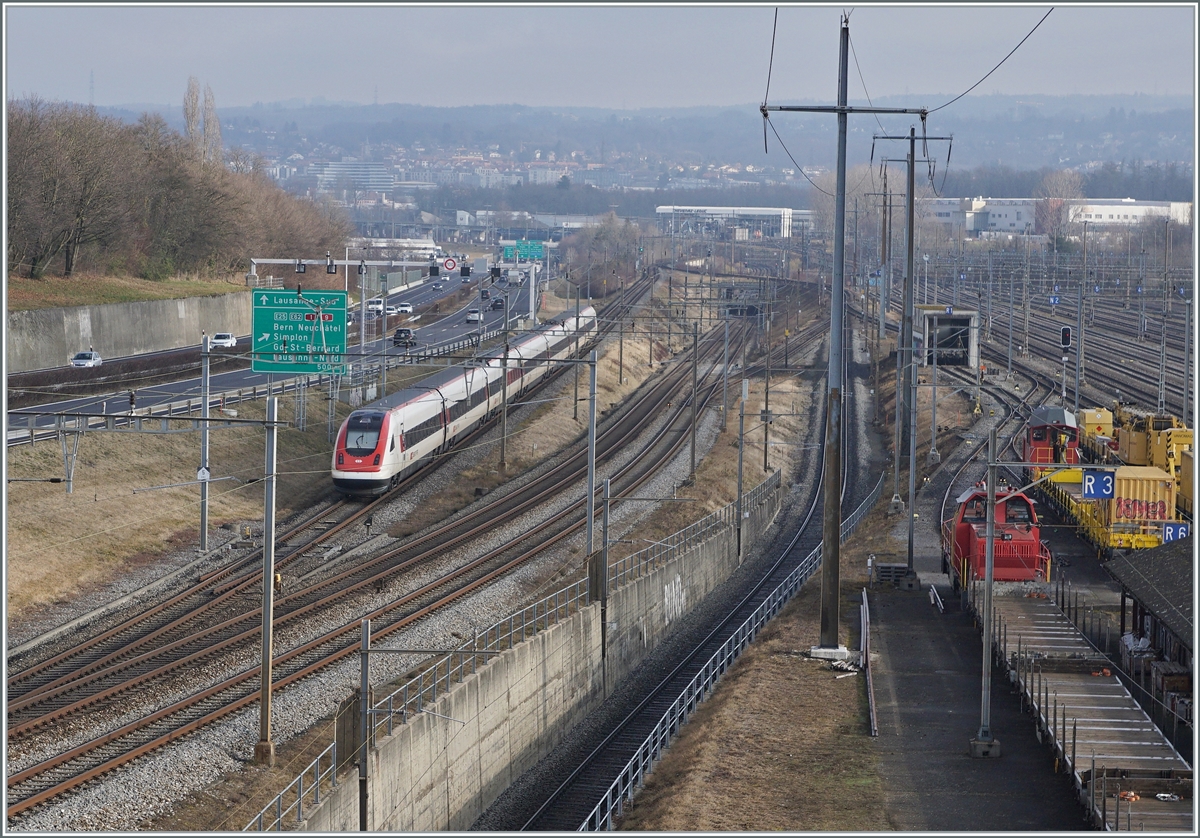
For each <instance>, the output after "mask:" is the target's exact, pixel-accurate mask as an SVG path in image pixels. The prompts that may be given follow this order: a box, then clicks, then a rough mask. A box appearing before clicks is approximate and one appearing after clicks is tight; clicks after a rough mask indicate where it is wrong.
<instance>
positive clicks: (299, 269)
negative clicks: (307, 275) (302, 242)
mask: <svg viewBox="0 0 1200 838" xmlns="http://www.w3.org/2000/svg"><path fill="white" fill-rule="evenodd" d="M296 273H298V274H302V273H304V260H303V259H297V260H296Z"/></svg>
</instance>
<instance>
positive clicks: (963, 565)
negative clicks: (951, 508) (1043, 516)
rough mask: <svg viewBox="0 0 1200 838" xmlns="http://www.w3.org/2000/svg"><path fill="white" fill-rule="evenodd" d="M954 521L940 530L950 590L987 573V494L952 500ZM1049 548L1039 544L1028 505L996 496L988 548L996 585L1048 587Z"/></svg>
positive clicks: (1011, 495) (1022, 499)
mask: <svg viewBox="0 0 1200 838" xmlns="http://www.w3.org/2000/svg"><path fill="white" fill-rule="evenodd" d="M957 502H958V508H957V509H956V510H955V513H954V517H952V518H951V519H950V520H948V521H946V522H944V523H943V525H942V545H943V549H942V562H943V571H945V572H946V573H948V574H949V575H950V580H951V583H952V584H953V586H954V590H956V591H957V590H958V589H959V588H960V587H961V586H962V585H964V584H966V583H969V582H970V580H972V579H984V578H986V572H987V564H986V562H987V553H986V550H987V492H986V491H983V490H980V489H971V490H968V491H967V492H965V493H963V494H962V495H961V496H960V497H959V498H958V501H957ZM1051 561H1052V559H1051V555H1050V548H1049V547H1048V546H1046V544H1045V543H1044V542H1042V540H1041V529H1040V527H1039V526H1038V520H1037V513H1036V512H1035V511H1034V509H1033V503H1032V502H1031V501H1030V500H1029V498H1028V497H1026V496H1025V495H1023V494H1020V493H1017V492H1005V493H998V494H997V496H996V521H995V524H994V538H993V547H992V579H993V580H994V581H996V582H1048V581H1049V580H1050V572H1051Z"/></svg>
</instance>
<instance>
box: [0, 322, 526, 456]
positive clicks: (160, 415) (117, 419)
mask: <svg viewBox="0 0 1200 838" xmlns="http://www.w3.org/2000/svg"><path fill="white" fill-rule="evenodd" d="M502 334H504V331H503V330H502V329H492V330H490V331H487V332H484V333H483V336H482V340H484V341H487V340H491V339H492V338H496V337H499V336H500V335H502ZM479 345H480V336H479V335H478V334H473V335H471V336H469V337H466V338H460V339H458V340H453V341H447V342H445V343H439V344H435V345H431V346H428V347H425V348H423V349H422V350H421V351H420V352H416V353H405V354H404V355H387V354H383V355H380V356H378V358H379V360H381V361H382V362H383V363H385V364H386V365H387V366H388V368H389V369H390V368H392V367H396V366H401V365H408V364H421V363H425V362H427V361H429V360H431V359H433V358H438V357H442V356H445V355H451V354H453V353H455V352H458V351H460V350H463V349H468V348H470V347H476V346H479ZM372 361H373V362H372V363H360V362H354V363H353V368H352V369H351V370H350V372H349V373H348V374H347V375H345V376H342V383H341V385H340V386H342V387H355V386H360V385H361V384H363V383H364V382H366V381H368V380H372V377H373V371H374V370H377V369H378V363H377V362H374V359H372ZM328 379H329V376H328V375H327V374H321V375H298V376H293V377H292V378H281V379H280V380H278V381H271V382H269V383H264V384H252V385H250V386H249V387H237V388H235V389H231V390H225V391H222V392H218V393H212V394H211V395H210V396H209V404H208V406H209V409H210V410H213V409H220V408H223V407H225V406H226V405H231V404H237V403H238V402H243V401H257V400H258V399H260V398H266V397H268V396H273V395H284V394H286V393H289V392H292V393H294V392H295V391H297V390H299V389H309V388H312V387H319V386H323V385H324V384H325V383H326V382H327V381H328ZM112 398H113V399H116V400H118V401H123V400H124V397H123V396H122V395H119V394H114V395H113V396H112ZM203 405H204V402H203V401H202V399H201V398H200V397H199V396H189V397H186V398H181V399H175V400H173V401H169V402H165V403H162V404H156V405H152V406H148V407H143V408H135V409H134V410H132V411H127V412H125V413H113V414H111V415H110V416H108V417H89V418H88V419H87V420H86V421H85V422H83V423H82V424H81V422H80V417H77V416H73V415H72V414H70V413H59V414H46V413H41V412H38V411H36V410H15V411H10V412H9V413H8V414H7V415H6V417H5V419H6V428H5V440H6V443H7V445H10V446H14V445H24V444H26V443H28V444H33V443H35V442H38V441H46V440H53V439H57V438H58V435H59V433H60V432H64V431H66V432H70V433H80V432H82V431H87V430H114V429H116V428H123V427H128V426H130V425H134V424H135V423H136V422H138V421H139V420H145V419H150V418H156V419H171V418H183V417H184V416H187V415H188V414H192V413H198V412H200V411H201V410H202V408H203ZM47 415H52V416H53V420H54V421H53V423H52V424H50V425H36V424H35V422H36V421H37V419H38V418H39V417H45V416H47ZM19 418H24V419H25V420H26V421H25V423H24V424H22V423H20V422H17V421H15V420H16V419H19Z"/></svg>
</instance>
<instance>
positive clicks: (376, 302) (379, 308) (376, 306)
mask: <svg viewBox="0 0 1200 838" xmlns="http://www.w3.org/2000/svg"><path fill="white" fill-rule="evenodd" d="M367 312H368V313H370V314H383V300H382V299H381V298H379V297H376V298H375V299H373V300H367Z"/></svg>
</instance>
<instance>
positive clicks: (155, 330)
mask: <svg viewBox="0 0 1200 838" xmlns="http://www.w3.org/2000/svg"><path fill="white" fill-rule="evenodd" d="M250 307H251V300H250V292H249V291H239V292H235V293H232V294H221V295H218V296H212V297H186V298H184V299H179V300H150V301H146V302H140V303H112V304H109V305H98V306H77V307H73V308H46V309H38V310H35V311H13V312H9V315H8V332H7V334H6V336H5V349H6V351H7V354H8V370H9V372H25V371H27V370H38V369H46V368H49V367H61V366H65V365H66V363H67V362H68V361H69V360H70V358H71V356H72V355H74V354H75V353H76V352H79V351H81V350H84V349H87V348H88V347H91V348H92V349H94V350H95V351H97V352H99V353H100V355H101V357H103V358H105V359H106V360H107V359H109V358H120V357H124V356H126V355H137V354H140V353H143V352H160V351H162V350H165V349H178V348H179V347H181V346H195V345H197V344H199V343H200V333H201V332H202V331H207V332H208V333H209V334H210V335H211V334H213V333H214V332H230V331H231V332H233V333H234V334H236V335H247V334H249V333H250V318H251V310H250Z"/></svg>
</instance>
